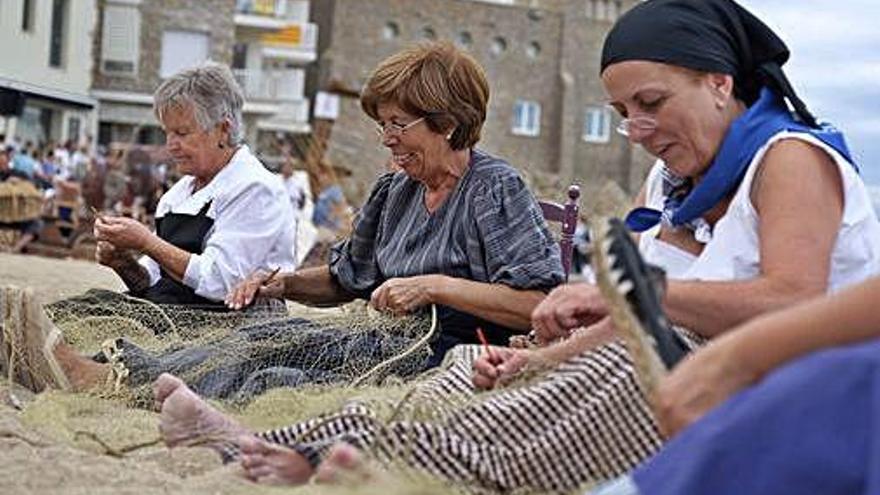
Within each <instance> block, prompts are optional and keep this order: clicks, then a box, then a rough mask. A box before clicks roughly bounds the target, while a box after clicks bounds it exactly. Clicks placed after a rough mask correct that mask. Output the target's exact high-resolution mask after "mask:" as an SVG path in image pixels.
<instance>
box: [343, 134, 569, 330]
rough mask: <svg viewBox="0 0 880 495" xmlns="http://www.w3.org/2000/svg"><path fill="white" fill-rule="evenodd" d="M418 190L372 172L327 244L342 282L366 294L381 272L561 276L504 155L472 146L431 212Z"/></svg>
mask: <svg viewBox="0 0 880 495" xmlns="http://www.w3.org/2000/svg"><path fill="white" fill-rule="evenodd" d="M424 194H425V186H424V185H423V184H422V183H420V182H418V181H416V180H414V179H411V178H410V177H409V176H407V175H406V174H405V173H404V172H397V173H389V174H386V175H383V176H381V177H380V178H379V179H378V181H377V182H376V185H375V187H374V188H373V191H372V193H371V194H370V197H369V199H368V200H367V202H366V204H365V205H364V206H363V208H362V209H361V211H360V213H359V214H358V216H357V218H356V219H355V222H354V229H353V231H352V234H351V236H350V237H349V239H347V240H345V241H342V242H340V243H339V244H337V245H336V246H334V247H333V249H332V250H331V253H330V270H331V273H332V274H333V275H334V276H335V277H336V279H337V280H338V281H339V283H340V285H342V287H344V288H345V289H347V290H348V291H350V292H352V293H354V294H356V295H358V296H359V297H363V298H367V297H369V295H370V293H371V292H372V291H373V289H375V288H377V287H378V286H379V285H381V284H382V282H384V281H385V280H387V279H390V278H398V277H409V276H415V275H426V274H434V273H436V274H444V275H447V276H451V277H457V278H464V279H469V280H474V281H478V282H489V283H501V284H505V285H508V286H510V287H513V288H516V289H540V290H549V289H551V288H553V287H555V286H556V285H558V284H560V283H562V281H563V271H562V262H561V259H560V255H559V246H558V245H557V243H556V242H555V241H554V239H553V237H552V235H551V234H550V232H549V231H548V229H547V225H546V223H545V222H544V218H543V216H542V215H541V210H540V208H539V206H538V203H537V201H536V200H535V198H534V196H533V195H532V193H531V192H530V191H529V190H528V188H527V187H526V185H525V183H524V182H523V180H522V178H521V177H520V175H519V173H518V172H517V171H516V170H515V169H514V168H513V167H511V166H510V165H509V164H507V163H506V162H505V161H503V160H501V159H499V158H495V157H492V156H490V155H488V154H486V153H485V152H483V151H480V150H473V151H472V153H471V161H470V165H469V167H468V169H467V171H466V172H465V174H464V176H463V177H462V178H461V180H460V181H459V183H458V185H457V186H456V188H455V190H454V191H453V192H452V193H451V194H450V196H449V197H448V198H447V199H446V201H445V202H444V203H443V204H442V205H441V206H440V207H439V208H438V209H437V210H435V211H434V212H433V213H429V212H428V211H427V209H426V208H425V204H424ZM489 326H491V325H489ZM445 330H446V328H444V331H445ZM472 333H473V329H470V334H472ZM489 333H491V334H494V333H496V332H489ZM466 334H467V333H466ZM497 337H498V338H496V339H492V338H491V336H490V340H501V338H502V336H501V335H498V336H497ZM466 340H470V339H466Z"/></svg>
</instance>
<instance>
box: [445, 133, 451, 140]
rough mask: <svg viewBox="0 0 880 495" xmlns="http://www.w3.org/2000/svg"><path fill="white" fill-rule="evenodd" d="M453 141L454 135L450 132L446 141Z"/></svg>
mask: <svg viewBox="0 0 880 495" xmlns="http://www.w3.org/2000/svg"><path fill="white" fill-rule="evenodd" d="M451 139H452V133H451V132H450V133H449V134H447V135H446V140H447V141H450V140H451Z"/></svg>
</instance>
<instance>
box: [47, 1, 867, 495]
mask: <svg viewBox="0 0 880 495" xmlns="http://www.w3.org/2000/svg"><path fill="white" fill-rule="evenodd" d="M788 57H789V51H788V49H787V47H786V46H785V44H784V43H783V41H782V40H781V39H780V38H779V37H778V36H777V35H776V34H775V33H774V32H773V31H772V30H771V29H770V28H768V27H767V26H766V25H765V24H764V23H763V22H762V21H760V20H759V19H757V18H756V17H755V16H753V15H752V14H751V13H750V12H748V11H747V10H745V9H744V8H742V7H741V6H740V5H738V4H737V3H735V2H734V1H732V0H702V1H693V0H650V1H647V2H642V3H640V4H638V5H637V6H635V7H633V8H632V9H631V10H630V11H628V12H627V13H625V14H624V15H622V16H621V17H620V18H619V19H618V20H617V21H616V23H615V24H614V26H613V28H612V29H611V31H610V33H609V34H608V36H607V37H606V39H605V42H604V45H603V50H602V53H601V69H600V76H601V80H602V84H603V85H604V87H605V90H606V92H607V94H608V97H609V101H610V105H611V106H612V107H613V108H615V109H616V110H617V112H618V113H619V114H620V117H621V118H622V121H621V122H620V125H619V127H618V131H619V132H620V133H621V134H623V135H625V136H627V137H628V139H629V140H630V141H631V142H632V143H633V144H639V145H641V146H642V147H644V148H645V150H646V151H648V152H649V153H650V154H651V155H653V156H654V157H656V158H657V163H656V165H655V166H654V168H653V169H652V170H651V172H650V174H649V175H648V177H647V179H646V181H645V184H644V187H643V188H642V190H641V192H640V194H639V196H638V198H637V199H636V206H637V207H636V208H635V209H634V210H632V212H631V213H630V214H629V215H628V216H627V218H626V225H627V226H628V227H629V228H630V229H631V230H632V232H634V235H635V236H636V237H637V245H638V252H639V253H640V256H634V257H633V256H624V257H619V258H615V260H614V263H615V267H614V268H615V270H616V271H615V273H616V275H615V276H616V277H618V278H620V280H619V282H620V284H619V286H618V290H620V291H621V292H623V293H626V292H628V291H632V290H634V287H638V288H639V291H640V292H639V295H638V296H633V297H627V298H626V299H624V301H626V302H625V303H624V304H627V305H630V306H631V308H629V309H631V310H632V312H633V313H634V314H636V315H639V317H640V319H641V321H642V323H643V324H645V325H646V326H648V325H652V326H653V327H656V326H658V325H660V327H661V328H662V330H663V331H665V332H667V333H668V336H669V337H670V339H672V340H674V341H676V342H678V343H680V344H681V347H682V349H683V350H685V351H688V352H689V353H690V354H689V355H688V356H687V357H686V358H685V359H684V360H683V361H682V362H681V363H680V364H678V365H677V366H676V367H675V368H674V370H673V372H672V373H671V374H670V375H669V376H668V377H666V378H665V379H664V380H663V381H662V382H661V384H660V386H659V388H658V389H657V390H656V393H655V394H649V391H648V390H646V389H645V388H644V386H643V382H641V381H640V379H639V377H638V375H637V369H638V367H637V366H634V364H633V358H632V357H631V354H630V352H628V350H627V347H626V345H625V344H624V341H623V340H622V339H621V334H620V331H621V329H620V328H618V324H619V320H618V317H617V316H616V312H615V311H614V310H613V308H612V307H611V306H612V303H611V302H610V301H609V299H607V298H606V296H605V295H603V293H602V291H601V290H600V289H599V288H598V287H597V286H596V285H594V284H591V283H568V284H566V283H564V280H565V275H566V274H565V273H564V272H563V269H562V264H561V257H560V252H559V247H558V245H557V244H556V242H555V241H554V240H553V238H552V236H551V234H550V232H549V230H548V229H547V226H546V224H545V221H544V219H543V217H542V215H541V210H540V207H539V206H538V203H537V201H536V199H535V198H534V196H533V195H532V193H531V192H530V191H529V190H528V188H527V187H526V185H525V183H524V182H523V180H522V178H521V176H520V175H519V173H518V172H517V171H516V169H515V167H514V166H512V165H511V162H512V160H509V159H507V158H504V157H501V156H496V155H493V154H490V153H487V152H485V151H483V150H481V149H479V147H478V143H479V142H480V137H481V129H482V126H483V123H484V122H485V120H486V118H487V108H488V101H489V95H490V84H489V81H488V79H487V77H486V74H485V72H484V71H483V69H482V68H481V67H480V65H479V64H478V63H477V62H476V61H475V60H474V59H473V58H472V57H471V56H470V55H468V54H467V53H466V52H464V51H462V50H460V49H459V48H456V47H455V46H454V45H453V44H451V43H446V42H432V43H427V44H422V45H418V46H415V47H410V48H407V49H405V50H403V51H401V52H399V53H397V54H395V55H392V56H391V57H389V58H387V59H386V60H384V61H382V62H381V63H380V64H379V65H378V66H377V67H376V68H375V69H374V71H373V72H372V74H371V75H370V77H369V78H368V80H367V82H366V84H365V86H364V89H363V91H362V94H361V100H360V101H361V107H362V109H363V111H364V113H365V114H366V115H367V116H369V117H370V118H371V119H373V120H374V121H375V122H376V133H377V135H378V139H379V140H380V141H381V143H382V144H383V145H384V146H385V147H387V148H388V150H389V152H390V154H391V164H392V167H389V168H391V169H392V170H391V171H389V172H388V173H386V174H383V175H382V176H381V177H379V178H378V180H377V181H376V183H375V185H374V186H373V190H372V192H371V194H370V196H369V198H368V199H367V201H366V203H365V204H364V205H363V206H362V208H360V210H359V211H358V214H357V216H356V218H355V219H354V222H353V225H352V228H351V231H350V233H349V234H348V236H347V237H346V238H345V239H343V240H342V241H340V242H339V243H337V244H335V245H334V246H333V248H332V249H331V250H330V253H329V257H328V259H327V260H325V263H324V264H321V265H320V266H315V267H310V268H303V269H300V268H298V254H297V251H296V249H297V246H298V242H299V241H298V236H300V235H302V234H301V230H300V229H299V228H298V227H297V225H298V221H297V214H296V213H294V207H298V208H299V209H300V210H303V211H305V210H306V209H308V206H307V205H309V203H308V200H307V199H306V197H307V194H302V192H303V191H305V185H304V184H305V183H307V181H304V178H303V177H302V176H297V174H296V173H295V172H294V171H293V170H290V169H289V168H286V169H285V170H282V174H283V177H284V179H285V181H284V182H282V181H279V180H277V177H274V176H272V175H271V174H269V173H268V172H266V170H265V168H264V167H263V165H262V164H261V163H260V162H259V160H258V159H257V158H256V157H255V156H254V155H253V154H252V153H251V152H250V150H249V149H248V147H247V145H245V144H244V143H243V142H242V133H241V109H242V106H243V98H242V94H241V90H240V89H239V88H238V86H237V84H236V83H235V81H234V79H233V77H232V75H231V73H230V71H229V69H228V68H226V67H224V66H222V65H218V64H210V63H209V64H206V65H203V66H200V67H197V68H193V69H188V70H185V71H183V72H181V73H179V74H176V75H174V76H172V77H170V78H168V79H167V80H165V81H164V82H163V83H162V85H161V86H160V87H159V88H158V89H157V91H156V94H155V98H154V100H155V107H154V108H155V113H156V116H157V118H158V120H159V121H160V122H161V123H162V127H163V129H164V130H165V132H166V136H167V147H168V151H169V153H170V156H171V159H172V161H173V162H174V163H175V164H176V166H177V169H178V171H179V173H180V174H181V176H182V177H181V179H180V180H178V181H177V182H176V183H175V184H174V185H173V186H172V187H171V188H170V189H169V190H168V191H167V192H165V193H164V195H162V197H161V199H159V201H158V206H157V208H156V213H155V218H156V229H155V231H151V230H149V229H147V228H146V227H145V226H144V225H143V224H141V223H139V222H136V221H134V220H130V219H126V218H120V217H106V218H103V217H102V218H99V219H98V220H97V221H96V224H95V236H96V238H97V239H98V254H97V256H98V260H99V262H101V263H102V264H105V265H107V266H110V267H111V268H113V269H114V270H115V271H116V273H118V274H119V276H120V277H121V278H122V280H123V281H124V282H125V284H126V286H127V287H128V290H129V292H130V293H131V294H134V295H137V296H139V297H143V298H145V299H148V300H151V301H153V302H156V303H159V304H164V303H172V304H191V305H196V306H199V307H212V308H214V309H216V310H218V311H247V310H249V308H251V307H253V306H254V305H255V304H264V305H265V304H278V303H279V302H280V301H283V300H292V301H297V302H302V303H307V304H320V305H334V304H340V303H343V302H347V301H350V300H352V299H358V298H359V299H365V300H368V301H369V303H370V304H371V305H372V306H373V307H374V308H376V309H377V310H379V311H384V312H388V313H392V314H406V313H411V312H413V311H417V310H419V309H421V308H424V307H427V306H431V305H434V306H436V308H437V311H438V316H439V321H440V331H439V333H438V335H437V336H436V337H435V338H434V339H433V340H432V341H431V343H430V346H431V349H432V354H431V356H430V357H429V358H428V359H426V360H425V362H424V363H422V369H425V370H428V369H432V368H440V369H441V372H439V373H433V374H430V375H428V376H427V377H426V378H424V379H420V380H418V379H417V380H416V381H415V382H414V384H413V386H414V387H416V388H420V389H421V390H423V391H427V392H429V393H431V394H435V395H445V396H455V397H464V398H468V399H469V400H466V401H464V402H462V404H463V405H462V406H460V407H459V408H458V409H456V410H454V411H452V412H451V413H450V414H448V415H447V416H446V417H444V419H443V421H417V420H409V419H397V420H394V421H392V422H391V424H388V425H384V427H383V428H382V429H381V432H380V431H379V428H378V427H377V423H376V421H375V417H376V414H375V412H374V411H371V410H370V409H369V407H368V406H366V405H364V404H350V405H347V406H345V407H344V408H343V409H342V411H339V412H333V411H328V414H327V415H326V416H321V417H318V418H313V419H310V420H307V421H304V422H301V423H298V424H294V425H290V426H286V427H282V428H278V429H275V430H271V431H266V432H254V431H251V430H249V429H247V428H245V427H244V426H242V425H240V424H238V423H236V422H235V421H233V420H232V419H231V418H229V417H227V416H225V415H224V414H223V413H221V412H220V411H218V410H217V409H215V408H213V407H212V406H210V405H209V404H208V403H207V402H206V401H205V399H204V398H203V397H200V393H201V394H202V395H206V394H207V395H210V394H208V393H207V392H205V390H208V389H211V388H212V387H209V386H207V385H206V384H204V383H199V384H193V383H184V381H183V380H181V379H180V378H178V377H175V376H173V375H170V374H161V375H160V376H158V378H157V379H156V380H155V382H154V390H155V399H156V403H157V405H158V407H159V409H160V411H161V425H160V429H161V432H162V434H163V437H164V439H165V442H166V444H167V445H168V446H169V447H175V446H179V445H191V444H195V443H198V444H199V445H202V446H207V447H210V448H213V449H215V450H216V451H217V452H218V453H220V454H221V456H222V458H223V459H224V460H225V461H237V462H239V463H240V465H241V467H242V470H243V473H244V474H245V475H246V476H247V477H248V478H249V479H251V480H253V481H255V482H265V483H283V484H300V483H305V482H307V481H308V480H309V479H311V478H313V477H315V476H317V477H319V478H320V479H325V480H326V479H332V478H333V477H334V474H335V473H338V472H339V471H343V470H350V469H352V468H353V467H358V466H360V464H361V462H362V457H363V456H364V454H363V452H364V451H365V450H368V449H369V450H371V451H372V453H373V454H374V455H376V456H379V457H381V458H392V459H396V460H398V461H400V462H404V463H407V464H409V465H410V466H412V467H414V468H416V469H419V470H421V471H423V472H426V473H429V474H430V475H433V476H437V477H439V478H442V479H445V480H450V481H453V482H456V483H459V484H463V485H466V486H467V487H469V488H470V489H472V490H475V491H490V492H500V493H510V492H514V491H517V490H523V491H530V492H542V493H543V492H571V491H572V490H575V489H577V488H578V487H579V486H582V485H583V484H584V483H588V482H598V481H608V480H612V479H614V478H617V479H616V480H614V481H611V482H610V484H607V485H605V486H603V487H601V488H599V489H598V491H597V492H595V493H600V494H602V495H617V494H620V495H633V494H640V493H641V494H653V493H658V494H659V493H706V494H710V493H711V494H718V493H767V494H771V493H773V494H775V493H815V492H816V490H818V492H821V493H825V494H838V493H839V494H852V493H873V492H874V491H875V485H876V480H877V467H876V465H874V464H872V463H870V462H868V461H869V460H870V459H871V454H872V453H873V452H874V451H875V450H876V444H877V441H876V437H877V435H876V433H875V432H873V431H872V423H871V421H870V419H871V418H872V417H873V413H874V412H876V411H875V410H874V409H873V407H875V404H877V403H878V402H877V399H878V398H880V395H878V389H877V387H875V386H874V384H873V376H874V374H875V370H874V366H875V363H876V362H877V357H876V355H877V354H876V346H877V343H876V337H877V336H878V335H880V332H878V329H880V327H878V323H880V322H878V321H877V317H876V316H875V315H874V313H873V312H872V311H871V310H870V308H871V305H872V304H871V303H872V302H873V301H876V300H877V296H878V291H880V286H878V280H880V279H878V278H877V277H878V275H880V222H878V220H877V217H876V215H875V213H874V211H873V208H872V206H871V201H870V198H869V196H868V193H867V191H866V188H865V186H864V184H863V183H862V181H861V179H860V177H859V175H858V166H857V164H856V163H855V161H854V160H853V158H852V156H851V155H850V153H849V150H848V149H847V145H846V142H845V139H844V137H843V135H842V133H841V132H840V131H839V130H838V129H836V128H834V127H833V126H831V125H829V124H826V123H822V122H820V121H819V120H818V119H816V117H815V116H814V115H813V114H812V113H811V112H810V110H809V107H808V106H807V104H806V103H805V102H804V101H803V100H802V99H801V98H800V97H799V96H798V94H797V93H796V91H795V90H794V88H793V86H792V84H791V83H790V82H789V80H788V79H787V77H786V74H785V73H784V71H783V70H782V66H783V65H784V63H785V62H786V61H787V59H788ZM318 210H319V207H318V206H317V205H316V206H315V213H316V214H317V211H318ZM626 239H627V241H629V238H626ZM611 241H613V242H618V243H620V242H623V241H622V240H621V239H617V240H616V241H615V240H614V239H611ZM597 249H599V248H597ZM634 249H635V248H634ZM136 253H137V254H140V255H141V256H140V257H137V256H136ZM642 258H643V259H644V261H646V262H648V263H650V264H652V265H656V266H659V267H660V268H662V269H663V270H664V271H665V273H666V283H665V285H664V286H663V288H662V290H660V288H659V287H658V285H657V284H656V283H654V282H655V281H653V280H651V281H646V280H644V277H645V275H644V273H646V270H645V269H644V267H643V266H642V265H641V264H642V263H643V261H642ZM279 269H280V272H279ZM646 294H647V295H646ZM829 294H833V295H829ZM652 298H653V299H652ZM649 300H655V301H660V304H649ZM658 322H659V323H658ZM667 323H668V324H667ZM279 331H296V328H295V327H289V328H286V329H285V328H281V329H280V330H279ZM528 333H531V334H532V335H533V337H534V339H533V340H534V345H533V346H531V347H528V348H513V347H508V346H507V343H508V342H509V340H510V338H511V337H514V336H517V335H523V334H528ZM482 335H485V336H486V340H488V343H490V344H492V347H491V349H488V348H487V345H486V343H485V342H484V343H483V345H482V346H481V345H479V344H480V341H481V336H482ZM265 338H271V336H267V337H265ZM848 344H855V345H854V346H852V347H844V348H838V349H834V350H829V351H825V352H822V351H823V350H825V349H827V348H830V347H840V346H844V345H848ZM221 345H222V343H217V344H216V346H221ZM177 352H189V351H188V350H186V349H184V350H182V351H181V350H178V351H177ZM191 352H193V353H195V354H204V350H203V349H196V348H194V349H192V350H191ZM53 356H54V359H56V360H57V362H58V367H59V368H60V369H62V370H63V372H64V373H65V375H66V376H67V377H68V378H69V379H70V383H71V384H72V385H73V387H74V388H75V389H88V388H89V387H91V386H94V385H95V384H96V383H99V382H102V381H103V380H104V379H105V377H106V374H107V373H109V370H108V365H107V364H104V363H100V362H96V361H95V360H94V359H92V358H90V357H88V356H82V355H80V354H78V353H77V351H76V350H75V349H74V348H73V347H72V346H69V345H67V344H65V343H63V342H60V343H58V344H57V345H56V346H55V347H54V350H53ZM130 366H137V364H136V363H130ZM267 366H268V364H267ZM297 366H298V363H297V362H293V361H292V362H286V363H283V364H281V365H279V364H278V363H271V370H270V369H259V370H258V371H259V372H266V371H271V372H278V373H281V374H283V372H284V369H295V368H296V367H297ZM534 369H543V370H544V372H543V373H541V374H540V375H539V376H538V377H537V378H534V377H533V378H532V379H531V380H529V381H528V382H525V383H519V384H518V386H516V387H506V384H507V383H509V382H511V381H515V380H517V378H518V377H520V376H522V374H523V373H524V371H525V370H534ZM161 371H162V370H153V371H152V372H153V375H154V376H155V375H156V374H158V373H160V372H161ZM254 371H255V369H254V368H249V370H248V372H254ZM246 378H247V377H242V376H235V377H225V378H224V379H225V380H233V381H236V382H241V381H245V380H246ZM277 383H282V384H283V380H281V379H280V380H279V381H278V382H277ZM826 384H828V385H826ZM490 389H491V390H493V392H492V393H485V391H486V390H490ZM710 411H711V412H710ZM380 436H381V437H382V438H383V440H384V442H378V441H377V439H378V438H379V437H380ZM389 437H390V438H391V440H392V441H391V442H390V443H391V444H394V443H395V442H398V443H399V444H404V445H406V446H407V448H406V451H407V452H408V455H406V456H401V454H400V452H399V451H398V450H396V449H389V448H386V446H387V445H388V440H389ZM206 438H207V440H206ZM817 487H820V488H817Z"/></svg>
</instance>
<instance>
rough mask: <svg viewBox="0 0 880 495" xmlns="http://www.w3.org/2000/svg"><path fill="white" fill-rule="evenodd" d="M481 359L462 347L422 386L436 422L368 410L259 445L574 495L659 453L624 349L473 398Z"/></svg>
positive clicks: (419, 390)
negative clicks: (360, 454)
mask: <svg viewBox="0 0 880 495" xmlns="http://www.w3.org/2000/svg"><path fill="white" fill-rule="evenodd" d="M480 351H481V350H480V348H479V347H478V346H459V347H457V348H455V349H454V350H453V351H452V352H451V353H450V355H449V356H448V357H447V360H446V361H445V365H446V366H445V370H444V372H443V373H442V374H439V375H437V376H435V377H433V378H430V379H427V380H425V381H423V382H422V383H420V384H419V385H417V386H416V390H415V391H414V394H413V397H410V402H415V403H418V402H419V401H420V400H422V399H424V398H433V399H432V400H433V401H434V403H433V404H432V405H431V406H430V408H431V409H433V410H434V411H435V412H436V414H435V416H434V417H432V418H430V419H418V420H417V419H413V418H409V419H406V418H404V417H401V418H398V419H394V420H391V421H387V420H380V419H379V418H378V417H377V414H376V413H375V412H374V411H373V410H371V408H370V407H369V406H367V405H366V404H363V403H351V404H349V405H348V406H346V407H345V408H343V410H342V411H339V412H337V413H336V414H333V415H328V416H324V417H319V418H315V419H313V420H310V421H307V422H304V423H300V424H296V425H292V426H289V427H285V428H281V429H278V430H272V431H268V432H264V433H261V434H260V436H261V437H262V438H264V439H266V440H268V441H270V442H274V443H278V444H282V445H287V446H290V447H292V448H294V449H295V450H297V451H298V452H301V453H310V452H311V453H313V455H307V457H308V458H310V460H312V462H320V458H321V456H322V455H323V454H325V453H326V452H327V450H328V449H329V448H330V447H331V446H332V445H334V444H335V443H337V442H348V443H351V444H352V445H354V446H356V447H359V448H362V449H369V450H371V451H372V452H373V453H374V454H375V455H376V456H377V457H378V458H379V459H380V460H383V461H389V462H405V463H407V464H409V465H410V466H412V467H414V468H416V469H419V470H422V471H426V472H428V473H430V474H431V475H435V476H440V477H442V478H445V479H448V480H450V481H452V482H455V483H456V484H457V485H460V486H461V485H464V486H467V487H468V488H469V489H470V490H471V491H473V492H482V493H486V492H488V493H508V492H512V491H517V492H569V491H571V490H573V489H575V488H578V487H580V486H582V485H584V484H586V483H593V482H599V481H602V480H607V479H610V478H613V477H616V476H619V475H621V474H623V473H625V472H627V471H628V470H630V469H631V468H633V467H634V466H636V465H637V464H638V463H640V462H641V461H643V460H644V459H646V458H647V457H648V456H650V455H652V454H653V453H654V452H655V451H657V450H658V448H659V447H660V445H661V438H660V434H659V432H658V429H657V425H656V422H655V419H654V416H653V413H652V412H651V409H650V407H649V405H648V403H647V400H646V398H645V395H644V393H643V390H642V388H641V385H640V384H639V381H638V379H637V378H636V375H635V372H634V369H633V365H632V362H631V360H630V357H629V355H628V353H627V352H626V349H625V347H624V345H623V343H622V342H614V343H610V344H606V345H604V346H601V347H599V348H597V349H594V350H592V351H589V352H587V353H584V354H582V355H580V356H577V357H575V358H572V359H570V360H568V361H566V362H564V363H562V364H560V365H558V366H557V367H555V368H554V369H552V370H550V371H547V372H545V373H544V374H542V375H541V376H540V379H539V380H536V381H533V382H532V383H527V384H521V385H516V384H514V385H512V386H510V387H507V388H504V389H501V390H498V391H492V392H484V393H480V394H476V393H475V391H474V389H473V386H472V385H471V367H472V363H473V361H474V359H475V358H476V357H477V356H478V355H479V354H480ZM437 398H442V400H443V402H444V403H446V404H448V405H447V406H446V407H443V406H442V405H440V404H439V403H436V401H437ZM443 411H445V412H443ZM403 416H405V415H403Z"/></svg>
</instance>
